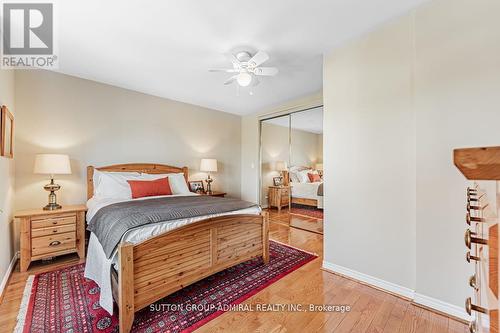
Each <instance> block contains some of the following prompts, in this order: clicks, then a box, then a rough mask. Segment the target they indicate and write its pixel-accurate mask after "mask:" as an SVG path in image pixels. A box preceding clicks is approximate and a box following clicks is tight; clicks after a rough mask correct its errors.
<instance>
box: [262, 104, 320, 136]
mask: <svg viewBox="0 0 500 333" xmlns="http://www.w3.org/2000/svg"><path fill="white" fill-rule="evenodd" d="M265 122H266V123H270V124H274V125H278V126H283V127H288V124H289V123H290V121H289V119H288V115H286V116H283V117H277V118H272V119H269V120H265ZM290 127H292V128H294V129H298V130H301V131H306V132H310V133H314V134H323V107H319V108H314V109H312V110H307V111H301V112H295V113H292V114H291V126H290Z"/></svg>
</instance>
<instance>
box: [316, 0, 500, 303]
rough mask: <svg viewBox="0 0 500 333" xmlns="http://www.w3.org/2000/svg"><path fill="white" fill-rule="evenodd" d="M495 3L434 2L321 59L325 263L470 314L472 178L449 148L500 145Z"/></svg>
mask: <svg viewBox="0 0 500 333" xmlns="http://www.w3.org/2000/svg"><path fill="white" fill-rule="evenodd" d="M498 12H500V3H499V2H498V1H493V0H479V1H474V2H470V1H467V0H434V1H432V2H429V3H427V4H425V5H423V6H421V7H419V8H417V9H415V10H413V11H412V12H411V13H409V14H407V15H405V16H403V17H400V18H398V19H396V20H394V21H392V22H389V23H387V24H386V25H384V26H383V27H381V28H379V29H377V30H375V31H373V32H371V33H369V34H367V35H365V36H363V37H361V38H359V39H357V40H355V41H352V42H351V43H349V44H348V45H346V46H344V47H342V48H340V49H338V50H335V51H334V52H332V53H331V54H330V55H328V56H326V57H325V63H324V73H323V75H324V88H323V89H324V96H325V125H324V126H325V132H324V137H325V138H324V143H325V147H328V150H329V152H331V153H326V154H325V163H324V166H325V170H326V172H325V173H326V176H325V177H326V179H325V184H326V188H325V193H326V196H325V215H326V219H327V220H328V221H329V222H330V223H326V224H325V260H326V261H327V262H330V263H333V264H338V265H341V266H345V267H347V268H349V269H352V270H355V271H357V272H361V273H364V274H367V275H369V276H373V277H376V278H380V279H383V280H385V281H388V282H392V283H395V284H398V285H400V286H403V287H407V288H410V289H414V290H416V293H417V294H418V295H417V296H424V297H431V299H437V300H440V301H443V302H446V303H448V304H451V305H455V306H456V309H457V311H462V312H463V310H462V309H463V302H464V300H465V298H466V297H467V296H470V295H471V290H470V288H469V287H468V285H467V283H466V281H467V278H468V276H469V275H470V273H471V270H472V267H471V265H469V264H467V263H466V261H465V259H464V254H465V246H464V244H463V233H464V231H465V228H466V225H465V223H464V213H465V204H464V199H465V194H464V189H465V187H466V185H467V184H468V182H467V181H465V179H464V178H463V177H462V176H461V175H460V173H459V172H458V171H457V170H456V168H455V167H454V166H453V162H452V150H453V148H458V147H464V146H483V145H499V143H500V131H498V124H499V123H500V111H499V110H500V95H499V94H498V91H500V21H499V20H498V18H497V13H498ZM431 305H432V304H431Z"/></svg>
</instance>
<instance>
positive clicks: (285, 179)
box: [282, 170, 318, 208]
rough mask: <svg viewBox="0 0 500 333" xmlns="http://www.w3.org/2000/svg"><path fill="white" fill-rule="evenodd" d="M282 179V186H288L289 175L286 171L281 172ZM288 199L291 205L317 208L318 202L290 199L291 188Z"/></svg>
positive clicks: (314, 200)
mask: <svg viewBox="0 0 500 333" xmlns="http://www.w3.org/2000/svg"><path fill="white" fill-rule="evenodd" d="M282 177H283V185H285V186H290V174H289V172H288V171H286V170H285V171H282ZM290 199H291V203H293V204H298V205H304V206H313V207H316V208H318V200H316V199H306V198H297V197H292V190H291V188H290Z"/></svg>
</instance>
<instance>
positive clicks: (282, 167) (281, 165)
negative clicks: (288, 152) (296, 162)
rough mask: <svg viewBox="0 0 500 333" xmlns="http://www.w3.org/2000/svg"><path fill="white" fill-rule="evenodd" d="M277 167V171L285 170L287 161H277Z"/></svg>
mask: <svg viewBox="0 0 500 333" xmlns="http://www.w3.org/2000/svg"><path fill="white" fill-rule="evenodd" d="M274 167H275V168H276V171H284V170H286V162H285V161H276V164H275V165H274Z"/></svg>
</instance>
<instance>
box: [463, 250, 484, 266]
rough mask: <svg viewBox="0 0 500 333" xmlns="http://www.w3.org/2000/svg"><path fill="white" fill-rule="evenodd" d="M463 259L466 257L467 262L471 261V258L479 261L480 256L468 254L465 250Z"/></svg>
mask: <svg viewBox="0 0 500 333" xmlns="http://www.w3.org/2000/svg"><path fill="white" fill-rule="evenodd" d="M465 259H466V260H467V262H469V263H470V261H471V260H475V261H481V258H479V257H476V256H473V255H471V254H470V251H467V255H466V256H465Z"/></svg>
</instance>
